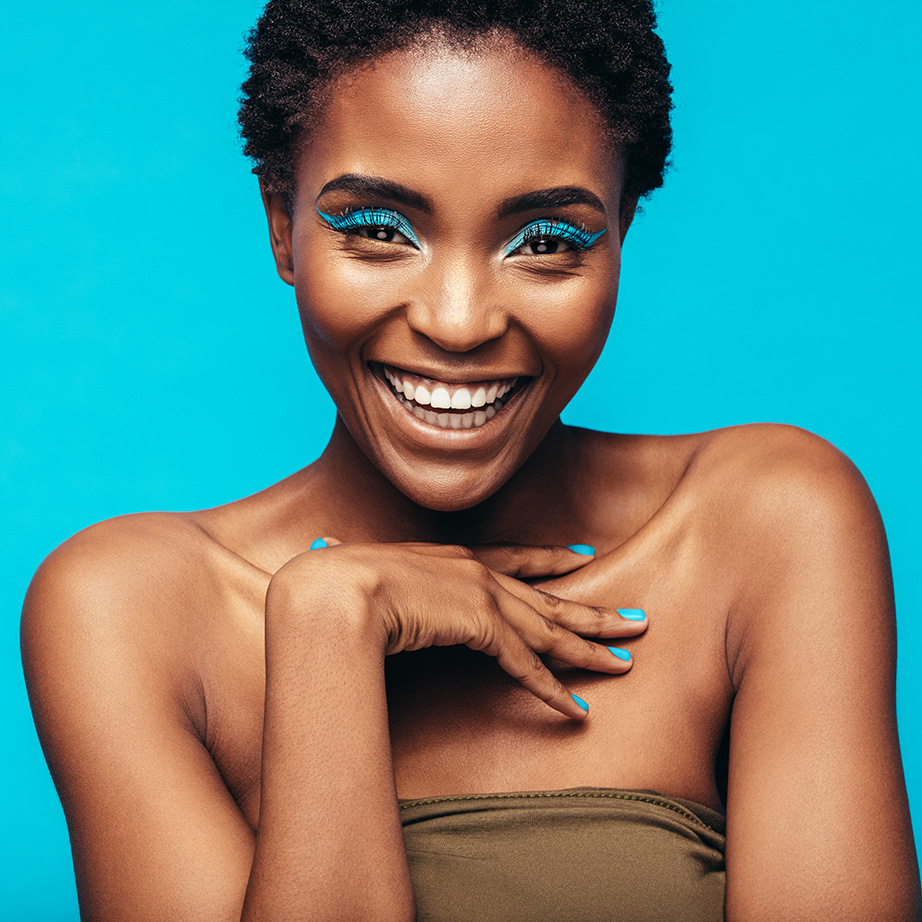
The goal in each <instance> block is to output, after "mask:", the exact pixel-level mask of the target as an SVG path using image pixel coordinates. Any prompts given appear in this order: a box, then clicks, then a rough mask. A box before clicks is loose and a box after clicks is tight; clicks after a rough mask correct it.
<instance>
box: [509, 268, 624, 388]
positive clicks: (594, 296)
mask: <svg viewBox="0 0 922 922" xmlns="http://www.w3.org/2000/svg"><path fill="white" fill-rule="evenodd" d="M542 288H543V290H542V291H534V290H533V291H532V292H530V294H531V295H532V297H531V298H530V299H529V302H530V303H529V304H528V305H527V308H525V307H523V311H524V310H526V309H527V313H524V314H523V316H528V317H530V321H531V322H530V325H531V329H532V330H533V331H534V335H535V337H536V338H539V339H540V341H541V343H542V344H543V346H544V348H543V351H544V353H545V355H546V357H547V359H548V360H549V361H550V362H552V363H553V365H554V370H555V372H556V376H557V377H560V378H563V379H565V380H567V381H568V382H569V381H575V382H576V383H577V385H578V383H579V382H581V381H582V380H583V378H585V377H586V375H587V374H589V372H590V371H591V369H592V366H593V365H594V364H595V362H596V360H597V359H598V357H599V354H600V353H601V351H602V349H603V347H604V346H605V341H606V339H607V338H608V331H609V329H610V328H611V323H612V319H613V317H614V313H615V303H616V301H617V297H618V273H617V271H615V272H611V273H609V272H604V273H602V272H600V273H598V274H588V273H587V274H586V275H582V276H579V277H575V278H572V279H570V280H569V281H568V282H566V283H564V284H555V285H547V286H542Z"/></svg>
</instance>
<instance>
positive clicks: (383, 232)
mask: <svg viewBox="0 0 922 922" xmlns="http://www.w3.org/2000/svg"><path fill="white" fill-rule="evenodd" d="M363 230H364V231H365V233H364V234H363V235H362V236H365V237H369V238H371V239H372V240H383V241H384V242H385V243H392V242H393V240H394V237H395V236H401V237H402V236H403V235H402V234H399V235H398V233H397V230H396V229H395V228H393V227H388V226H387V225H386V224H379V225H377V226H376V227H366V228H363ZM404 239H406V238H404Z"/></svg>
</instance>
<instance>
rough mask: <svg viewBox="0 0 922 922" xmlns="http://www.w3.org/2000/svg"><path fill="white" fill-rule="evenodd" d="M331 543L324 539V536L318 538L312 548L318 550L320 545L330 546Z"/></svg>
mask: <svg viewBox="0 0 922 922" xmlns="http://www.w3.org/2000/svg"><path fill="white" fill-rule="evenodd" d="M329 546H330V545H329V544H327V543H326V541H324V540H323V538H318V539H317V540H316V541H315V542H314V543H313V544H311V546H310V549H311V550H312V551H316V550H317V548H319V547H329Z"/></svg>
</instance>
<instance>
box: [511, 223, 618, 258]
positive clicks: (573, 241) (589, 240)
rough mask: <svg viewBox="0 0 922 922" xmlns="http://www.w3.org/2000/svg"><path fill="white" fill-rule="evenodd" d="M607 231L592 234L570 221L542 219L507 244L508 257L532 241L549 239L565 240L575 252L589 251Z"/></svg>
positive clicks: (523, 229)
mask: <svg viewBox="0 0 922 922" xmlns="http://www.w3.org/2000/svg"><path fill="white" fill-rule="evenodd" d="M607 230H608V228H607V227H603V228H602V230H600V231H599V232H598V233H595V234H590V233H589V231H587V230H585V229H584V228H581V227H577V226H576V225H575V224H570V222H569V221H556V220H552V219H549V218H541V219H539V220H538V221H532V222H531V224H526V225H525V227H523V228H522V229H521V230H520V231H519V232H518V233H517V234H516V235H515V236H514V237H513V238H512V240H510V241H509V243H508V244H506V255H507V256H511V255H512V254H513V253H514V252H515V251H516V250H517V249H518V248H519V247H520V246H522V245H523V244H526V243H528V242H529V241H530V240H542V239H546V238H548V237H553V238H556V239H557V240H563V241H564V243H568V244H570V246H571V247H572V248H573V249H574V250H588V249H589V247H591V246H593V244H595V242H596V241H597V240H598V239H599V237H601V236H602V234H604V233H605V231H607ZM533 255H535V256H538V255H540V254H538V253H535V254H533Z"/></svg>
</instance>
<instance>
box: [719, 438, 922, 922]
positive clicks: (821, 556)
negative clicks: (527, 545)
mask: <svg viewBox="0 0 922 922" xmlns="http://www.w3.org/2000/svg"><path fill="white" fill-rule="evenodd" d="M763 431H764V430H763ZM760 451H761V456H762V459H763V463H764V464H765V470H764V471H763V472H762V474H761V475H757V477H756V479H755V485H754V486H753V487H752V489H751V491H750V492H749V493H748V495H747V496H745V497H744V496H740V497H739V498H740V503H741V505H740V507H738V509H739V508H742V509H743V510H744V513H743V515H742V516H740V517H738V520H742V521H743V522H744V524H745V528H744V529H743V530H737V532H736V534H735V535H734V534H733V533H732V530H733V526H732V525H729V524H728V526H727V527H728V548H729V547H730V546H731V544H732V545H733V546H735V547H736V548H737V549H738V553H739V557H738V558H737V559H736V567H737V568H738V571H739V572H741V573H746V574H748V575H747V576H746V577H745V578H744V586H743V588H742V591H741V594H740V599H739V601H738V605H737V611H736V613H735V614H734V615H733V617H732V618H731V622H730V627H729V631H728V654H729V658H730V667H731V673H732V676H733V680H734V684H735V686H736V688H737V695H736V699H735V702H734V706H733V713H732V723H731V737H730V738H731V744H730V770H729V791H728V803H727V810H728V831H727V903H726V910H727V919H728V922H762V920H765V922H795V920H803V922H827V920H828V922H859V920H861V922H870V920H874V922H916V920H917V919H918V918H919V876H918V869H917V865H916V858H915V850H914V846H913V838H912V828H911V825H910V817H909V808H908V803H907V798H906V789H905V784H904V780H903V773H902V767H901V762H900V754H899V743H898V739H897V729H896V714H895V704H894V679H895V661H896V660H895V654H896V637H895V620H894V610H893V595H892V587H891V580H890V568H889V561H888V555H887V547H886V538H885V535H884V532H883V526H882V524H881V522H880V518H879V515H878V513H877V509H876V507H875V505H874V502H873V499H872V498H871V496H870V493H869V491H868V489H867V487H866V486H865V484H864V482H863V480H862V479H861V477H860V475H859V474H858V473H857V471H856V470H855V469H854V468H853V467H852V466H851V464H850V463H849V462H848V461H847V460H846V459H845V458H844V457H843V456H841V455H840V454H839V453H838V452H836V451H835V450H834V449H832V448H831V447H829V446H828V445H826V444H825V443H822V442H821V441H820V440H818V439H814V438H813V437H810V436H807V435H805V434H803V433H796V432H792V431H790V430H787V431H785V430H782V431H780V432H769V433H767V434H765V435H764V441H763V442H762V443H761V444H760ZM747 489H748V487H747ZM738 509H737V510H736V511H738ZM731 539H732V540H731Z"/></svg>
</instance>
